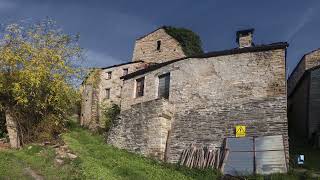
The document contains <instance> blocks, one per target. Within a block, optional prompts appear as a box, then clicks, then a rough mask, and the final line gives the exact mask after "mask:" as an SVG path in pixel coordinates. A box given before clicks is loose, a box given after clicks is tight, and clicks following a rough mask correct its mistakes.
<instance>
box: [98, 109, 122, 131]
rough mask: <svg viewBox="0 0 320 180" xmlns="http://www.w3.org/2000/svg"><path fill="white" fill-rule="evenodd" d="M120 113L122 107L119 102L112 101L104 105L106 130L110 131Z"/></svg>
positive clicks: (103, 112)
mask: <svg viewBox="0 0 320 180" xmlns="http://www.w3.org/2000/svg"><path fill="white" fill-rule="evenodd" d="M119 113H120V107H119V106H118V105H117V104H114V103H111V104H103V105H102V114H103V119H104V123H105V124H104V125H105V130H106V131H109V130H110V128H111V127H112V125H113V124H114V123H115V122H116V119H117V116H118V115H119Z"/></svg>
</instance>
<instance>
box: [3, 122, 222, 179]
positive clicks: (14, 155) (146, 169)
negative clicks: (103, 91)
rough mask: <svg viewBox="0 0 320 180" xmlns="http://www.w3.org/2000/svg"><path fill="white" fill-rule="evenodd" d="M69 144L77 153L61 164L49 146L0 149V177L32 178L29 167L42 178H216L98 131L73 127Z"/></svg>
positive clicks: (68, 138)
mask: <svg viewBox="0 0 320 180" xmlns="http://www.w3.org/2000/svg"><path fill="white" fill-rule="evenodd" d="M63 140H64V141H65V143H66V144H67V145H68V146H69V148H70V149H71V150H72V151H73V152H74V153H75V154H77V155H78V158H76V159H75V160H73V161H70V160H69V161H67V160H66V162H65V163H64V165H62V166H55V165H54V158H55V152H54V149H52V148H50V147H42V146H39V145H29V146H26V147H25V148H23V149H21V150H2V151H0V179H32V177H31V176H30V175H29V174H28V173H26V170H25V169H26V168H31V169H32V170H33V171H35V172H36V173H37V174H39V175H41V176H43V177H44V178H45V179H139V180H140V179H141V180H143V179H217V177H218V175H217V174H218V173H216V172H215V171H214V170H190V169H186V168H182V167H176V166H173V165H168V164H164V163H159V162H157V161H154V160H152V159H148V158H144V157H142V156H139V155H136V154H132V153H129V152H126V151H124V150H119V149H116V148H114V147H112V146H110V145H107V144H106V143H105V142H104V139H103V138H102V137H101V136H99V135H92V134H91V133H90V132H88V131H86V130H84V129H81V128H72V130H70V131H69V132H68V133H65V134H64V135H63Z"/></svg>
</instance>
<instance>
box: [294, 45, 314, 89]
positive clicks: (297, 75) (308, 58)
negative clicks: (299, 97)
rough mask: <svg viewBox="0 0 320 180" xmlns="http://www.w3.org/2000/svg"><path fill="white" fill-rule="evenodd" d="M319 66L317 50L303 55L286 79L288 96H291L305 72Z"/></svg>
mask: <svg viewBox="0 0 320 180" xmlns="http://www.w3.org/2000/svg"><path fill="white" fill-rule="evenodd" d="M319 65H320V50H319V49H318V50H315V51H312V52H310V53H308V54H306V55H304V56H303V57H302V59H301V60H300V62H299V63H298V65H297V66H296V68H295V69H294V71H293V72H292V74H291V75H290V77H289V79H288V95H291V94H292V93H293V91H294V88H295V86H296V85H297V83H298V82H299V80H300V79H301V78H302V76H303V74H304V72H305V71H307V70H308V69H311V68H313V67H316V66H319Z"/></svg>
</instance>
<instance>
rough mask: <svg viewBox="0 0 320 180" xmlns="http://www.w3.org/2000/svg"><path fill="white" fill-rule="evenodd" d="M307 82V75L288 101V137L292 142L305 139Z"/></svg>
mask: <svg viewBox="0 0 320 180" xmlns="http://www.w3.org/2000/svg"><path fill="white" fill-rule="evenodd" d="M309 81H310V75H309V74H308V75H306V76H304V77H303V79H301V82H300V83H299V84H298V85H297V86H296V87H295V91H294V93H293V94H292V95H291V96H290V97H289V99H288V104H289V106H288V107H289V108H288V119H289V126H290V128H289V135H290V138H291V141H292V142H298V141H299V140H301V139H305V138H307V134H308V130H307V129H308V127H307V118H308V98H309V97H308V96H309ZM297 129H299V131H297Z"/></svg>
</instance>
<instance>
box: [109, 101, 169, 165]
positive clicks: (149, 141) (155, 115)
mask: <svg viewBox="0 0 320 180" xmlns="http://www.w3.org/2000/svg"><path fill="white" fill-rule="evenodd" d="M171 110H172V109H171V106H170V104H169V103H168V102H167V101H165V100H163V99H157V100H154V101H149V102H145V103H143V104H136V105H134V106H132V108H131V109H129V110H126V111H122V112H121V114H120V116H119V119H118V121H117V123H116V125H115V126H114V127H113V128H112V130H111V131H110V133H109V135H108V140H107V141H108V143H110V144H113V145H114V146H117V147H119V148H123V149H127V150H129V151H131V152H138V153H141V154H143V155H146V156H151V157H154V158H156V159H160V160H164V158H165V153H166V152H165V151H166V145H167V138H168V133H169V131H170V129H171V116H172V112H171Z"/></svg>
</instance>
